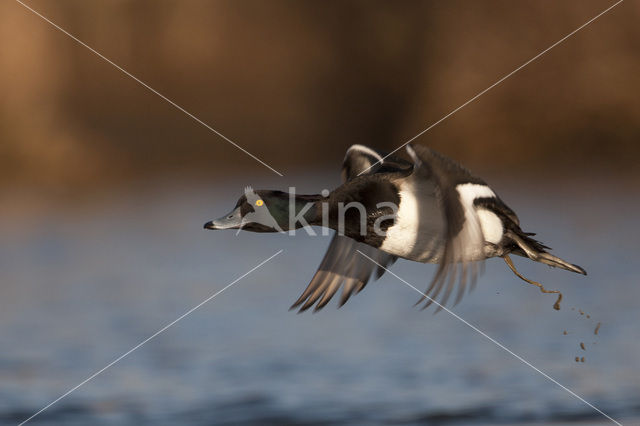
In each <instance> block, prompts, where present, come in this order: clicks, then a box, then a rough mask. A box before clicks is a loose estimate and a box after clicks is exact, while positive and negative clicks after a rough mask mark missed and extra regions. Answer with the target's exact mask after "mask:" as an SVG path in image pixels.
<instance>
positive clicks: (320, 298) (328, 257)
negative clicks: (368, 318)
mask: <svg viewBox="0 0 640 426" xmlns="http://www.w3.org/2000/svg"><path fill="white" fill-rule="evenodd" d="M383 157H384V155H383V154H382V153H380V152H378V151H375V150H373V149H371V148H368V147H366V146H364V145H352V146H351V147H350V148H349V149H348V150H347V153H346V154H345V157H344V162H343V164H342V180H343V182H345V181H348V180H351V179H353V178H355V177H356V176H358V175H359V174H360V173H362V172H364V173H363V174H373V173H384V172H390V171H407V170H409V169H411V168H412V167H413V165H412V164H411V163H409V162H408V161H405V160H403V159H400V158H396V157H388V158H385V159H384V160H383ZM372 165H373V167H372ZM356 250H360V251H361V252H362V253H363V254H365V255H367V256H369V257H370V258H371V259H374V260H375V261H376V262H378V263H379V264H380V265H383V266H384V267H387V266H389V265H391V264H392V263H393V262H395V260H396V257H395V256H392V255H390V254H387V253H385V252H383V251H381V250H378V249H376V248H374V247H371V246H368V245H366V244H363V243H359V242H357V241H355V240H353V239H351V238H349V237H345V236H344V235H338V234H337V233H336V234H335V235H334V236H333V239H332V240H331V243H330V244H329V248H328V249H327V253H326V254H325V255H324V258H323V259H322V262H321V263H320V266H319V267H318V271H317V272H316V273H315V275H314V276H313V278H312V279H311V282H310V283H309V285H308V286H307V288H306V289H305V290H304V292H303V293H302V295H301V296H300V297H299V298H298V300H296V302H295V303H294V304H293V305H292V306H291V309H295V308H297V307H298V306H300V305H302V306H300V312H303V311H305V310H307V309H309V308H310V307H311V306H313V305H314V304H315V303H316V302H317V304H316V307H315V309H314V311H317V310H319V309H322V308H323V307H324V306H325V305H326V304H327V303H329V301H330V300H331V298H332V297H333V296H334V295H335V294H336V292H337V291H338V290H339V289H340V287H342V296H341V298H340V303H339V306H342V305H344V304H345V303H346V301H347V300H349V297H351V295H352V294H355V293H358V292H359V291H361V290H362V289H363V288H364V287H365V286H366V285H367V282H369V279H370V278H371V276H372V275H373V273H374V271H375V270H376V269H377V273H376V279H378V278H380V277H381V276H382V274H383V273H384V268H381V267H378V266H376V265H375V264H374V263H373V262H371V260H369V259H367V258H365V257H364V256H362V255H360V254H359V253H357V251H356Z"/></svg>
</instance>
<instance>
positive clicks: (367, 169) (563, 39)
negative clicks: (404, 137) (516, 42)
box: [358, 0, 624, 176]
mask: <svg viewBox="0 0 640 426" xmlns="http://www.w3.org/2000/svg"><path fill="white" fill-rule="evenodd" d="M623 1H624V0H618V2H616V3H614V4H613V5H611V6H609V7H608V8H606V9H605V10H603V11H602V12H600V13H599V14H597V15H596V16H594V17H593V18H591V19H589V20H588V21H587V22H585V23H584V24H582V25H580V26H579V27H578V28H576V29H575V30H573V31H571V32H570V33H569V34H567V35H566V36H564V37H562V38H561V39H560V40H558V41H556V42H555V43H553V44H552V45H551V46H549V47H547V48H546V49H544V50H543V51H542V52H540V53H538V54H537V55H536V56H534V57H533V58H531V59H529V60H528V61H527V62H525V63H524V64H522V65H520V66H519V67H518V68H516V69H515V70H513V71H511V72H510V73H509V74H507V75H505V76H504V77H502V78H501V79H499V80H498V81H496V82H495V83H493V84H492V85H491V86H489V87H487V88H486V89H484V90H483V91H481V92H480V93H478V94H477V95H475V96H474V97H473V98H471V99H469V100H468V101H467V102H465V103H463V104H462V105H460V106H459V107H458V108H456V109H454V110H453V111H451V112H450V113H449V114H447V115H445V116H444V117H442V118H441V119H440V120H438V121H436V122H435V123H433V124H432V125H430V126H429V127H427V128H426V129H424V130H423V131H421V132H420V133H418V134H417V135H415V136H414V137H412V138H411V139H409V140H408V141H406V142H405V143H403V144H402V145H400V146H399V147H397V148H396V149H394V150H393V151H391V152H390V153H388V154H387V155H385V156H384V157H382V160H378V161H376V162H375V163H373V164H372V165H371V166H369V167H368V168H366V169H364V170H363V171H361V172H360V173H359V174H358V176H360V175H362V174H363V173H366V172H367V171H369V169H371V168H372V167H373V166H375V165H376V164H378V163H380V162H382V161H384V160H385V159H386V158H387V157H389V156H390V155H392V154H394V153H395V152H397V151H398V150H400V149H402V148H403V147H405V146H406V145H407V144H409V143H411V142H413V141H414V140H416V139H418V138H419V137H420V136H422V135H424V134H425V133H427V132H428V131H429V130H431V129H433V128H434V127H436V126H437V125H438V124H440V123H442V122H443V121H444V120H446V119H447V118H449V117H451V116H452V115H453V114H455V113H456V112H458V111H460V110H461V109H462V108H464V107H466V106H467V105H469V104H470V103H471V102H473V101H475V100H476V99H478V98H479V97H480V96H482V95H484V94H485V93H487V92H488V91H489V90H491V89H493V88H494V87H496V86H497V85H499V84H500V83H502V82H503V81H505V80H506V79H508V78H509V77H511V76H512V75H514V74H515V73H517V72H518V71H520V70H521V69H523V68H524V67H526V66H527V65H529V64H530V63H531V62H533V61H535V60H536V59H538V58H539V57H541V56H542V55H544V54H545V53H547V52H548V51H550V50H551V49H553V48H554V47H556V46H557V45H559V44H560V43H562V42H564V41H565V40H567V39H568V38H569V37H571V36H573V35H574V34H575V33H577V32H578V31H580V30H581V29H583V28H584V27H586V26H587V25H589V24H591V23H592V22H593V21H595V20H596V19H598V18H600V17H601V16H602V15H604V14H605V13H607V12H609V11H610V10H611V9H613V8H614V7H616V6H617V5H619V4H620V3H622V2H623Z"/></svg>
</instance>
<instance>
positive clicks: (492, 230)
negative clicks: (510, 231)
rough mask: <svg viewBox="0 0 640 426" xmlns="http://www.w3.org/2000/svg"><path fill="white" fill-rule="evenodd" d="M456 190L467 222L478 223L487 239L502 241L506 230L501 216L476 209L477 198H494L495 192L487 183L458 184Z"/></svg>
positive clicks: (494, 241)
mask: <svg viewBox="0 0 640 426" xmlns="http://www.w3.org/2000/svg"><path fill="white" fill-rule="evenodd" d="M456 190H457V191H458V194H460V202H461V204H462V207H463V208H464V212H465V218H466V219H467V223H478V224H479V225H480V228H481V229H482V235H483V237H484V240H485V241H487V242H490V243H493V244H497V243H498V242H500V240H501V239H502V234H503V232H504V230H503V229H502V221H501V220H500V218H499V217H498V216H496V215H495V213H493V212H490V211H488V210H486V209H476V208H475V207H474V205H473V202H474V200H476V199H477V198H494V197H495V196H496V194H495V192H493V191H492V190H491V188H489V187H488V186H487V185H479V184H477V183H465V184H462V185H458V186H456ZM465 226H466V224H465Z"/></svg>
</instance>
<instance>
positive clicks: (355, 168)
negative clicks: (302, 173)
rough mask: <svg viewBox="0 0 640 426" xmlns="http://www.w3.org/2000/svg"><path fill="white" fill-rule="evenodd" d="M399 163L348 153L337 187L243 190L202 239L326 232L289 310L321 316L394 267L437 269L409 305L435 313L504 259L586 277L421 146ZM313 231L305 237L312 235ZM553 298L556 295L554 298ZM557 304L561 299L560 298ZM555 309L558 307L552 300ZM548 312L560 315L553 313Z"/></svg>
mask: <svg viewBox="0 0 640 426" xmlns="http://www.w3.org/2000/svg"><path fill="white" fill-rule="evenodd" d="M406 153H407V154H408V157H409V158H408V159H405V158H401V157H400V156H398V155H389V154H386V153H384V152H382V151H378V150H375V149H373V148H370V147H367V146H364V145H360V144H356V145H352V146H351V147H349V149H348V150H347V152H346V154H345V156H344V160H343V164H342V172H341V177H342V184H341V185H340V186H338V187H337V188H335V189H334V190H332V191H327V190H325V191H323V192H322V193H320V194H310V195H298V194H295V193H292V192H284V191H277V190H255V191H254V190H253V189H252V188H251V187H246V188H245V191H244V194H243V195H242V196H241V197H240V199H239V200H238V201H237V203H236V205H235V207H234V208H233V210H232V211H231V212H230V213H228V214H226V215H225V216H222V217H221V218H219V219H216V220H212V221H209V222H207V223H205V225H204V228H205V229H209V230H221V229H237V230H238V232H240V230H243V231H250V232H289V233H293V232H295V230H297V229H300V228H306V229H310V227H314V226H320V227H323V228H328V229H333V230H335V231H336V232H335V234H334V235H333V237H332V239H331V242H330V243H329V247H328V249H327V251H326V254H325V255H324V258H323V259H322V261H321V262H320V265H319V267H318V269H317V271H316V273H315V274H314V275H313V277H312V279H311V281H310V282H309V284H308V285H307V287H306V288H305V290H304V291H303V292H302V294H301V295H300V297H299V298H298V299H297V300H296V301H295V302H294V303H293V304H292V305H291V308H290V309H296V308H298V309H299V311H298V312H304V311H306V310H308V309H309V308H311V307H312V306H313V307H314V312H316V311H318V310H320V309H322V308H323V307H324V306H326V305H327V303H329V301H330V300H331V299H332V298H333V296H334V295H335V294H336V293H337V292H338V290H340V288H342V294H341V296H340V300H339V302H338V307H341V306H343V305H344V304H345V303H346V302H347V301H348V300H349V298H350V297H351V296H353V295H354V294H357V293H359V292H360V291H362V290H363V289H364V288H365V286H366V285H367V283H368V282H369V281H370V280H372V279H374V280H377V279H379V278H380V277H381V276H382V275H383V274H384V273H385V271H386V270H387V269H388V268H389V267H390V266H391V265H392V264H393V263H394V262H396V260H398V259H399V258H400V259H406V260H410V261H415V262H421V263H432V264H437V265H438V266H437V269H436V271H435V273H434V276H433V278H432V279H431V281H430V283H429V284H428V286H427V289H426V291H425V292H424V293H423V296H422V298H421V299H420V300H419V301H418V302H417V303H416V304H421V303H422V302H424V304H423V306H422V307H423V309H424V308H427V307H428V306H429V305H431V304H432V303H434V302H436V300H439V301H437V302H436V304H437V305H438V308H437V310H436V312H438V311H439V310H441V309H442V308H444V307H445V305H446V304H447V302H448V301H449V299H450V298H451V296H452V293H454V291H455V293H456V296H455V301H454V306H455V305H457V304H458V303H459V302H460V300H461V299H462V297H463V295H464V294H465V292H466V289H467V288H468V290H469V291H470V290H471V289H473V288H474V287H475V284H476V281H477V275H478V271H479V270H480V269H481V267H482V266H483V262H484V261H485V260H487V259H490V258H494V257H499V258H503V259H504V261H505V262H506V264H507V265H508V266H509V268H510V269H511V270H512V271H513V272H514V273H515V274H516V275H517V276H518V277H519V278H521V279H523V280H525V281H527V282H529V283H531V284H535V285H537V286H539V287H540V289H541V290H542V291H544V292H554V291H547V290H545V289H544V287H543V286H542V285H540V284H539V283H537V282H535V281H532V280H529V279H528V278H525V277H524V276H522V275H521V274H520V273H519V272H518V271H517V270H516V269H515V266H514V265H513V262H512V261H511V258H510V257H509V255H511V254H513V255H517V256H521V257H524V258H526V259H529V260H532V261H534V262H539V263H543V264H546V265H549V266H551V267H557V268H561V269H564V270H567V271H571V272H575V273H578V274H582V275H586V274H587V273H586V271H585V270H584V269H583V268H582V267H580V266H578V265H575V264H572V263H569V262H567V261H565V260H563V259H561V258H559V257H557V256H555V255H553V254H551V253H550V252H549V250H551V249H550V248H549V247H548V246H546V245H544V244H542V243H541V242H539V241H537V240H535V239H534V238H533V236H534V235H535V234H534V233H530V232H524V231H523V230H522V229H521V227H520V220H519V218H518V216H517V215H516V213H515V212H514V211H513V210H512V209H511V208H510V207H508V206H507V204H505V202H504V201H502V199H501V198H500V197H499V196H498V195H497V193H496V192H495V191H494V190H493V189H492V188H491V187H490V186H489V185H488V184H487V183H486V182H485V181H484V180H483V179H481V178H479V177H477V176H475V175H473V174H472V173H471V172H470V171H469V170H468V169H466V168H465V167H463V166H462V165H461V164H459V163H458V162H456V161H454V160H452V159H450V158H448V157H446V156H445V155H443V154H440V153H438V152H437V151H435V150H433V149H431V148H429V147H425V146H422V145H412V144H407V145H406ZM311 232H312V231H311ZM555 292H557V291H555ZM560 297H561V295H560ZM559 300H560V299H559ZM554 307H555V308H556V309H559V307H557V306H554Z"/></svg>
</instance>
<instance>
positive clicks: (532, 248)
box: [507, 230, 587, 275]
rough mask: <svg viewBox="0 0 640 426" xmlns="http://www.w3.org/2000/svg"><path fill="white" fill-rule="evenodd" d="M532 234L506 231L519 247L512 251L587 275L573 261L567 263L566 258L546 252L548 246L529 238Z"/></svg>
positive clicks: (537, 260)
mask: <svg viewBox="0 0 640 426" xmlns="http://www.w3.org/2000/svg"><path fill="white" fill-rule="evenodd" d="M532 235H535V234H529V233H524V232H522V231H520V232H518V231H515V232H514V231H513V230H510V231H508V232H507V236H508V237H509V238H510V239H511V240H512V241H513V242H514V243H515V244H516V245H517V246H518V248H519V249H520V250H517V249H516V250H514V251H513V253H514V254H519V255H520V256H525V257H528V258H529V259H531V260H535V261H536V262H540V263H544V264H546V265H549V266H553V267H555V268H562V269H566V270H567V271H571V272H575V273H577V274H582V275H587V271H585V270H584V269H583V268H582V267H580V266H578V265H574V264H573V263H569V262H567V261H566V260H563V259H560V258H559V257H558V256H554V255H552V254H551V253H549V252H547V249H549V247H547V246H545V245H544V244H542V243H540V242H539V241H536V240H535V239H533V238H531V236H532Z"/></svg>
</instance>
